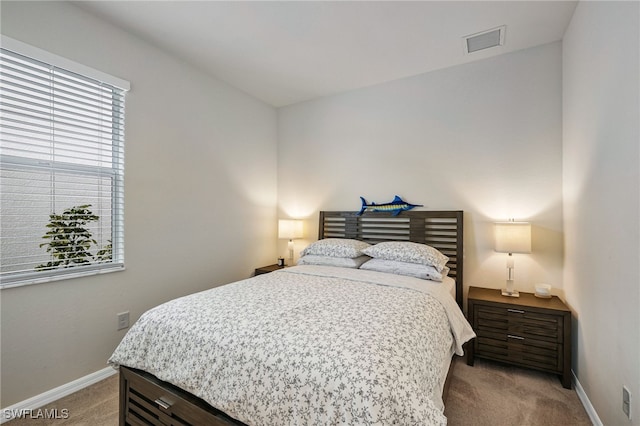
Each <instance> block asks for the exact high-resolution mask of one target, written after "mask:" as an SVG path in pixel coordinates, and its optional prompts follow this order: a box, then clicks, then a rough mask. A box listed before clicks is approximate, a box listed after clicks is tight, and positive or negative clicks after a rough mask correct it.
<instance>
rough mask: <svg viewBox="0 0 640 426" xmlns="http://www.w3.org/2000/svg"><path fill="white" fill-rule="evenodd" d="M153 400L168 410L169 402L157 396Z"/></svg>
mask: <svg viewBox="0 0 640 426" xmlns="http://www.w3.org/2000/svg"><path fill="white" fill-rule="evenodd" d="M154 402H155V403H156V404H158V406H160V408H162V409H164V410H168V409H169V408H170V407H171V403H170V402H167V401H164V400H163V399H162V398H158V399H156V400H155V401H154Z"/></svg>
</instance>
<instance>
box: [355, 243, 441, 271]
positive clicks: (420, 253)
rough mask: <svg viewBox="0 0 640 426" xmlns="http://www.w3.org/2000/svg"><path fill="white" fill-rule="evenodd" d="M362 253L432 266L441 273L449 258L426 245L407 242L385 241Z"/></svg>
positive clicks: (378, 257) (379, 257) (377, 257)
mask: <svg viewBox="0 0 640 426" xmlns="http://www.w3.org/2000/svg"><path fill="white" fill-rule="evenodd" d="M362 252H363V253H364V254H366V255H368V256H371V257H373V258H376V259H384V260H396V261H398V262H408V263H419V264H422V265H427V266H433V267H434V268H436V269H437V270H438V272H440V271H442V268H444V267H445V265H446V264H447V262H448V261H449V258H448V257H447V256H445V255H444V254H442V253H440V252H439V251H438V250H436V249H435V248H433V247H431V246H428V245H426V244H420V243H412V242H409V241H387V242H384V243H378V244H376V245H374V246H371V247H368V248H366V249H364V250H362Z"/></svg>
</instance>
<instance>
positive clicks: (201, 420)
mask: <svg viewBox="0 0 640 426" xmlns="http://www.w3.org/2000/svg"><path fill="white" fill-rule="evenodd" d="M462 237H463V215H462V211H405V212H402V213H401V214H400V215H398V216H392V214H391V213H388V212H365V213H364V214H362V215H361V216H360V215H358V214H357V212H352V211H348V212H345V211H321V212H320V221H319V235H318V238H319V239H323V238H352V239H358V240H362V241H366V242H370V243H378V242H382V241H398V240H400V241H413V242H419V243H424V244H428V245H430V246H432V247H435V248H437V249H438V250H440V251H441V252H442V253H444V254H445V255H446V256H448V257H449V263H447V266H448V267H449V268H450V269H451V271H450V272H449V275H450V276H452V277H453V278H455V280H456V301H457V302H458V305H459V306H460V309H462V293H463V261H462V260H463V238H462ZM452 365H453V363H452ZM451 372H452V368H451V367H450V368H449V374H448V375H447V381H446V382H445V387H444V391H443V400H445V401H446V394H447V391H448V387H449V382H450V380H449V378H450V376H451ZM119 422H120V425H121V426H124V425H172V426H173V425H175V426H188V425H208V426H209V425H210V426H222V425H244V423H241V422H239V421H237V420H234V419H232V418H230V417H228V416H227V415H226V414H224V413H223V412H221V411H220V410H218V409H216V408H215V407H212V406H211V405H209V404H208V403H207V402H205V401H203V400H202V399H200V398H198V397H196V396H194V395H192V394H190V393H188V392H186V391H184V390H182V389H180V388H178V387H176V386H173V385H172V384H170V383H166V382H163V381H161V380H159V379H158V378H156V377H155V376H153V375H151V374H149V373H146V372H144V371H140V370H136V369H133V368H129V367H124V366H121V367H120V415H119Z"/></svg>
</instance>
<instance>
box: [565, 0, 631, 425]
mask: <svg viewBox="0 0 640 426" xmlns="http://www.w3.org/2000/svg"><path fill="white" fill-rule="evenodd" d="M639 26H640V7H639V4H638V3H637V2H580V3H579V5H578V7H577V8H576V11H575V13H574V16H573V19H572V21H571V23H570V25H569V28H568V29H567V32H566V34H565V38H564V41H563V116H564V135H563V139H564V142H563V145H564V146H563V148H564V151H563V158H564V161H563V171H564V225H565V241H566V242H565V246H566V249H565V250H566V253H565V257H566V260H565V265H566V267H565V273H564V276H565V293H566V295H567V300H568V302H569V304H570V305H571V307H572V308H573V310H574V320H575V322H574V324H573V325H574V327H573V331H574V339H573V342H574V348H575V351H574V362H573V368H574V371H575V373H576V375H577V377H578V380H579V381H580V383H581V384H582V386H583V388H584V390H585V392H586V394H587V396H588V397H589V400H590V401H591V403H592V404H593V406H594V408H595V410H596V412H597V413H598V416H599V417H600V420H601V421H602V423H603V424H605V425H630V424H634V425H640V404H639V402H640V400H639V399H638V398H639V397H640V271H639V268H640V266H639V264H640V263H639V260H640V223H639V222H640V210H639V206H638V203H639V201H640V197H639V191H640V179H639V169H640V158H639V155H640V153H639V149H638V146H639V140H640V129H639V126H640V125H639V121H640V106H639V104H640V100H639V95H640V92H639V91H640V87H639V76H640V67H639V61H640V58H639V54H638V52H639V51H640V45H639V37H640V34H639ZM623 385H626V386H628V387H629V389H630V391H631V394H632V405H633V407H632V411H633V413H632V417H633V419H632V421H629V420H628V419H627V418H626V417H625V416H624V414H623V412H622V386H623Z"/></svg>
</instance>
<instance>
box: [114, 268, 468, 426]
mask: <svg viewBox="0 0 640 426" xmlns="http://www.w3.org/2000/svg"><path fill="white" fill-rule="evenodd" d="M471 337H473V331H472V330H471V328H470V326H469V324H468V323H467V321H466V320H465V318H464V316H463V315H462V312H461V311H460V309H459V307H458V306H457V304H456V303H455V300H454V299H453V298H452V297H451V294H450V288H449V287H448V286H447V285H446V284H445V283H435V282H431V281H425V280H420V279H417V278H411V277H402V276H390V274H384V273H379V272H373V271H363V270H358V269H346V268H336V267H327V266H310V265H305V266H296V267H291V268H286V269H283V270H280V271H277V272H273V273H270V274H264V275H260V276H257V277H254V278H251V279H248V280H243V281H239V282H236V283H232V284H228V285H225V286H222V287H218V288H214V289H211V290H207V291H204V292H200V293H196V294H193V295H190V296H186V297H183V298H179V299H176V300H173V301H170V302H167V303H165V304H163V305H160V306H158V307H156V308H154V309H151V310H150V311H148V312H146V313H145V314H144V315H143V316H142V317H141V318H140V319H139V320H138V321H137V322H136V323H135V324H134V325H133V327H132V328H131V329H130V330H129V332H128V333H127V334H126V336H125V337H124V339H123V340H122V342H121V343H120V345H119V346H118V347H117V349H116V350H115V352H114V354H113V355H112V357H111V358H110V360H109V363H110V364H111V365H113V366H115V367H117V366H119V365H125V366H128V367H132V368H137V369H140V370H144V371H146V372H149V373H151V374H153V375H154V376H156V377H158V378H159V379H161V380H163V381H166V382H169V383H172V384H174V385H176V386H178V387H180V388H182V389H184V390H186V391H187V392H190V393H192V394H194V395H196V396H198V397H200V398H202V399H203V400H205V401H207V402H208V403H209V404H211V405H212V406H214V407H216V408H218V409H219V410H222V411H224V412H225V413H226V414H228V415H229V416H231V417H233V418H235V419H237V420H240V421H242V422H244V423H246V424H249V425H273V424H282V425H286V424H296V425H312V424H318V425H320V424H321V425H330V424H353V425H355V424H380V425H387V424H407V425H408V424H420V425H426V424H446V418H445V417H444V415H443V405H442V400H441V391H442V383H443V378H444V377H445V376H446V371H447V369H448V365H449V362H450V360H451V354H452V351H453V352H456V353H458V354H462V344H463V343H464V342H466V341H467V340H468V339H470V338H471Z"/></svg>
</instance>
